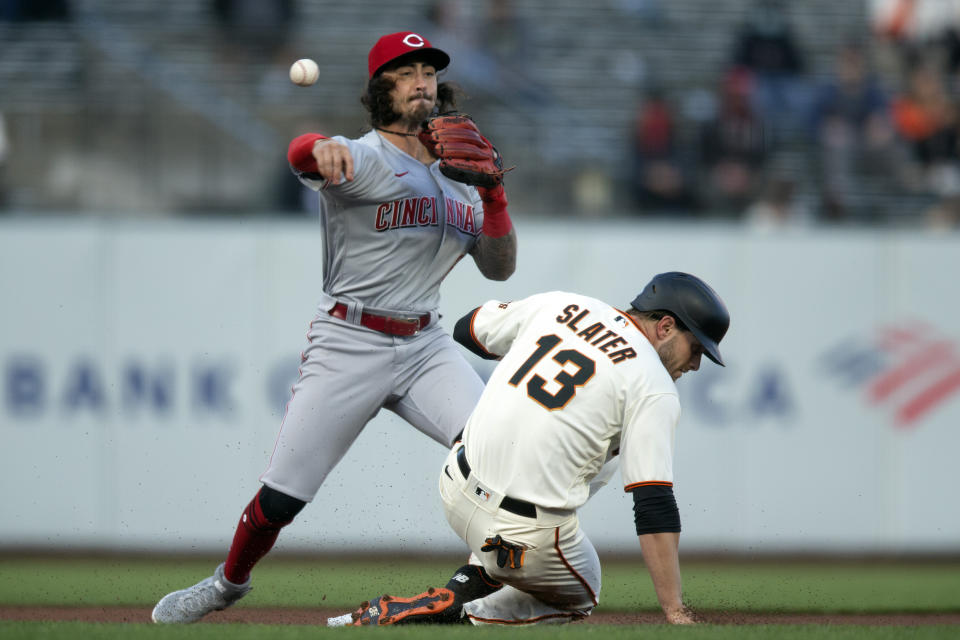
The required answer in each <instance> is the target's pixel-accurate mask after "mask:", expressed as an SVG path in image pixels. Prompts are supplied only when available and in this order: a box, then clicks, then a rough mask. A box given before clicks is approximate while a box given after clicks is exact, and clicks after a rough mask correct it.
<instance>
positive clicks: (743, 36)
mask: <svg viewBox="0 0 960 640" xmlns="http://www.w3.org/2000/svg"><path fill="white" fill-rule="evenodd" d="M733 65H734V66H735V67H738V68H741V69H746V70H748V71H750V73H751V74H753V88H752V91H753V94H752V96H751V99H752V100H753V102H754V105H755V107H756V109H757V110H758V112H759V114H760V115H761V116H762V117H763V118H764V120H765V121H766V122H767V124H768V128H769V127H770V126H771V125H776V126H777V128H778V130H779V131H780V132H782V133H790V132H795V131H796V129H797V128H798V126H799V124H800V122H801V119H802V117H803V115H804V113H805V112H806V110H807V107H808V102H809V88H808V86H807V81H806V79H805V78H804V76H803V73H804V66H805V65H804V61H803V58H802V55H801V52H800V48H799V47H798V45H797V43H796V41H795V39H794V36H793V31H792V29H791V27H790V24H789V22H788V20H787V15H786V13H785V11H784V8H783V4H782V2H781V1H780V0H755V2H754V3H753V6H752V7H751V8H750V9H749V10H748V11H747V20H746V22H745V23H744V24H743V25H742V26H741V27H740V30H739V32H738V33H737V36H736V41H735V49H734V54H733Z"/></svg>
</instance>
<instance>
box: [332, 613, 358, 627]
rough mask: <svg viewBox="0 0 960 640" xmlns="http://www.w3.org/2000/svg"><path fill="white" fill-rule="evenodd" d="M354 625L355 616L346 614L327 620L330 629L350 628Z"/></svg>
mask: <svg viewBox="0 0 960 640" xmlns="http://www.w3.org/2000/svg"><path fill="white" fill-rule="evenodd" d="M351 625H353V614H352V613H345V614H343V615H342V616H336V617H334V618H327V626H328V627H349V626H351Z"/></svg>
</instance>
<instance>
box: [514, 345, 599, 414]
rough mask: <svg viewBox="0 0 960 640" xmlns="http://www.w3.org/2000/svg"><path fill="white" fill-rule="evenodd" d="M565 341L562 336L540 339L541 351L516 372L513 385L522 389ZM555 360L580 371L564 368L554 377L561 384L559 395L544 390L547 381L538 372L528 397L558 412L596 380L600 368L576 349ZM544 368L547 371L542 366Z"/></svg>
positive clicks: (535, 353) (559, 354)
mask: <svg viewBox="0 0 960 640" xmlns="http://www.w3.org/2000/svg"><path fill="white" fill-rule="evenodd" d="M561 342H562V340H561V339H560V337H559V336H556V335H553V334H550V335H545V336H540V338H539V339H538V340H537V345H538V347H537V349H536V350H534V352H533V353H531V354H530V357H529V358H527V359H526V361H525V362H524V363H523V364H522V365H520V367H519V368H518V369H517V370H516V371H515V372H514V374H513V376H511V377H510V380H509V383H510V384H511V385H513V386H515V387H516V386H519V385H520V383H521V382H522V381H523V379H524V378H527V376H528V374H530V372H531V371H532V370H533V369H534V368H535V367H536V366H537V365H538V364H540V362H541V361H542V360H543V359H544V358H545V357H546V356H547V355H548V354H550V352H551V351H553V350H554V349H555V348H556V347H557V345H559V344H560V343H561ZM552 360H553V361H554V362H557V363H558V364H559V365H560V366H561V367H565V366H566V365H567V364H568V363H569V364H572V365H573V366H575V367H576V371H575V372H570V371H567V369H566V368H564V369H561V371H560V372H559V373H558V374H557V375H555V376H554V377H553V381H554V382H556V383H557V385H559V389H558V390H557V391H556V393H548V392H547V390H546V389H545V388H544V385H546V384H547V381H546V380H545V379H544V378H543V377H542V376H540V375H538V374H537V373H535V372H534V374H533V375H532V376H530V377H529V379H528V380H527V395H528V396H530V398H532V399H533V400H535V401H536V402H538V403H539V404H540V405H542V406H543V407H544V408H546V409H549V410H551V411H554V410H556V409H563V408H564V407H565V406H567V403H568V402H570V400H571V399H572V398H573V396H574V395H576V393H577V388H578V387H582V386H583V385H585V384H587V382H589V381H590V378H592V377H593V374H594V372H595V371H596V368H597V365H596V363H595V362H594V361H593V360H591V359H590V358H588V357H587V356H585V355H583V354H582V353H580V352H579V351H577V350H576V349H561V350H560V351H557V352H556V353H554V354H553V358H552ZM541 368H543V367H542V365H541Z"/></svg>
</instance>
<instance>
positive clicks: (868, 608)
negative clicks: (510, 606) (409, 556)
mask: <svg viewBox="0 0 960 640" xmlns="http://www.w3.org/2000/svg"><path fill="white" fill-rule="evenodd" d="M217 562H218V560H217V559H210V558H207V559H198V558H186V559H184V558H167V559H138V558H132V557H105V558H69V557H62V558H61V557H17V556H13V555H3V556H0V605H61V606H62V605H72V606H84V605H86V606H111V605H114V606H120V605H123V606H144V607H147V606H151V605H153V604H154V603H155V602H156V601H157V599H158V598H160V597H161V596H162V595H164V594H165V593H167V592H168V591H171V590H174V589H178V588H182V587H184V586H188V585H190V584H193V583H194V582H196V581H198V580H200V579H201V578H203V577H205V576H207V575H209V574H210V573H211V572H212V571H213V569H214V567H215V566H216V564H217ZM458 565H459V562H458V559H450V558H443V559H439V560H432V561H430V562H426V561H422V560H419V561H397V560H375V559H353V560H336V561H334V560H330V559H327V558H308V559H298V558H292V557H287V556H282V555H279V556H275V557H268V558H266V559H265V560H264V561H263V562H262V563H261V565H260V566H258V567H257V571H256V573H255V578H254V584H255V589H254V591H253V592H252V593H251V594H250V595H249V596H247V597H246V598H245V599H244V601H243V602H242V603H241V604H240V605H238V606H242V607H277V606H280V607H321V608H334V609H337V608H343V610H344V611H346V610H349V609H352V608H353V607H355V606H356V605H357V603H358V602H360V601H362V600H365V599H367V598H369V597H371V596H373V595H378V594H380V593H384V592H395V593H397V594H401V595H402V594H412V593H416V592H419V591H421V590H423V589H424V588H425V587H427V586H429V585H436V584H441V585H442V584H445V583H446V580H447V578H448V577H449V575H450V574H451V572H452V570H453V569H455V568H456V567H457V566H458ZM603 565H604V585H603V592H602V596H601V600H602V601H601V605H600V607H599V608H598V611H637V610H643V611H656V610H658V608H657V605H656V598H655V596H654V593H653V588H652V586H651V584H650V578H649V576H648V575H647V573H646V570H645V569H644V567H643V565H642V562H640V561H639V559H637V560H629V559H628V560H620V561H615V560H604V561H603ZM683 573H684V585H685V592H686V594H687V599H688V601H689V602H690V603H691V604H693V605H694V607H695V608H699V609H702V610H704V611H706V610H738V611H743V612H771V613H773V612H784V613H876V614H881V613H906V612H909V613H949V612H960V561H956V560H952V561H944V562H940V563H933V562H929V561H924V562H914V563H910V562H901V563H866V564H857V563H852V562H845V561H839V562H825V561H818V562H795V561H793V562H788V563H775V562H773V561H771V560H769V559H765V560H763V561H760V562H720V561H718V562H692V561H691V562H683ZM337 634H339V635H337ZM344 634H346V635H348V636H349V640H364V639H366V638H372V637H377V638H380V639H381V640H382V639H384V638H386V637H389V638H391V639H393V638H397V639H406V638H417V639H420V638H422V639H424V640H445V639H447V638H453V639H454V640H459V639H460V638H468V637H469V638H471V639H474V640H486V639H487V638H494V637H495V638H498V639H499V638H507V639H512V638H514V637H517V638H520V637H522V638H523V639H524V640H581V639H596V640H619V639H620V638H637V637H638V636H642V638H643V639H644V640H651V639H656V640H659V639H661V638H663V639H669V640H701V639H702V640H753V639H758V640H759V639H769V638H774V639H776V640H793V639H796V640H801V639H803V640H818V639H820V638H831V639H840V640H886V639H888V638H891V639H892V638H906V637H910V638H917V639H920V640H927V639H937V640H940V639H944V640H945V639H947V638H951V639H952V638H958V637H960V626H949V625H940V626H916V627H902V626H846V625H820V626H815V625H754V626H733V625H702V626H698V627H694V628H680V627H671V626H668V625H643V626H642V628H638V627H629V626H609V625H596V624H591V625H571V626H564V627H536V628H509V627H508V628H504V627H498V628H493V629H490V628H473V627H453V628H450V627H444V628H429V627H387V628H381V629H369V628H368V629H349V630H345V629H327V628H324V627H316V626H296V625H276V626H273V625H271V626H267V625H256V624H199V625H191V626H185V627H184V626H173V627H171V626H159V625H151V624H139V623H124V624H107V623H100V624H91V623H81V622H12V621H2V620H0V639H2V640H20V639H26V638H30V639H41V640H75V639H76V638H103V639H104V640H113V639H116V640H167V639H170V640H174V639H175V640H253V639H257V640H260V639H264V638H268V639H270V640H274V639H275V640H300V639H301V638H303V639H304V640H307V639H308V638H309V639H315V638H317V637H318V636H319V637H323V638H341V639H342V638H344Z"/></svg>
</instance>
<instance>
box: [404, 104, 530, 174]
mask: <svg viewBox="0 0 960 640" xmlns="http://www.w3.org/2000/svg"><path fill="white" fill-rule="evenodd" d="M418 137H419V138H420V142H422V143H423V144H424V145H425V146H426V147H427V148H428V149H430V151H431V152H432V153H433V155H435V156H437V157H438V158H440V173H442V174H443V175H445V176H446V177H448V178H450V179H451V180H455V181H457V182H463V183H464V184H470V185H473V186H475V187H486V188H492V187H495V186H497V185H498V184H500V183H501V182H503V174H504V173H506V172H507V171H509V170H510V169H506V170H504V168H503V160H502V159H501V157H500V153H499V152H498V151H497V150H496V149H495V148H494V146H493V145H492V144H490V141H489V140H487V139H486V138H484V137H483V135H482V134H481V133H480V130H479V129H477V125H476V124H475V123H474V122H473V119H472V118H471V117H470V116H467V115H462V114H443V115H439V116H434V117H433V118H430V119H429V120H427V121H426V122H424V123H423V127H422V128H421V130H420V133H419V134H418ZM511 169H512V167H511Z"/></svg>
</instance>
